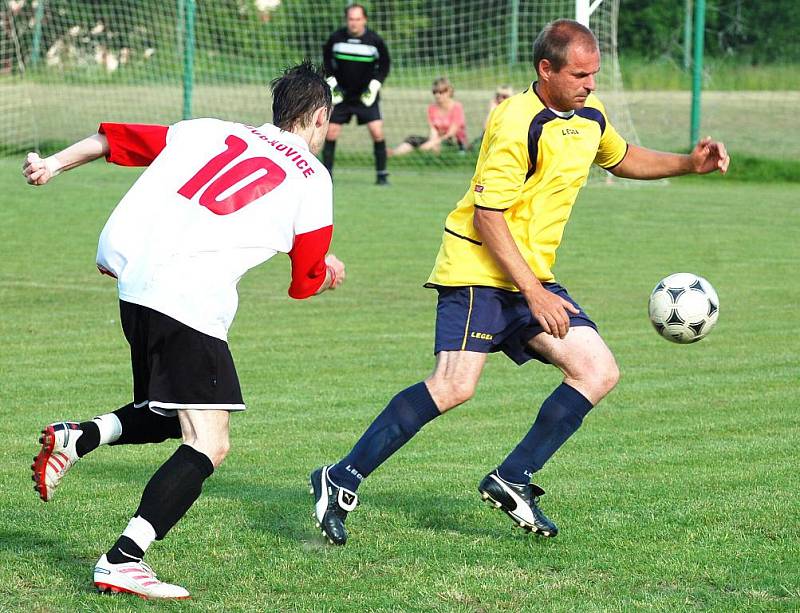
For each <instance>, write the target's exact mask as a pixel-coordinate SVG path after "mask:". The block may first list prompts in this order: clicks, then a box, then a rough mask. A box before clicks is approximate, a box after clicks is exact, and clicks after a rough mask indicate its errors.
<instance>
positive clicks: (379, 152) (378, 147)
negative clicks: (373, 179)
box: [372, 140, 389, 177]
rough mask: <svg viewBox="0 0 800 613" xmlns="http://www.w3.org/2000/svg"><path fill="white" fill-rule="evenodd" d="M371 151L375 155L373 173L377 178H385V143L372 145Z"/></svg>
mask: <svg viewBox="0 0 800 613" xmlns="http://www.w3.org/2000/svg"><path fill="white" fill-rule="evenodd" d="M372 150H373V152H374V153H375V172H376V173H377V175H378V177H385V176H386V175H387V174H389V173H388V172H386V141H385V140H382V141H377V142H376V143H373V145H372Z"/></svg>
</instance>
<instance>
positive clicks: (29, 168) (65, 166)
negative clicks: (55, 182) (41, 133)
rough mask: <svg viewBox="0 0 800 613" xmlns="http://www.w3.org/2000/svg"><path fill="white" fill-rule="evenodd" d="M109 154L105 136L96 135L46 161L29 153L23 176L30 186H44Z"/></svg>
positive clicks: (36, 154)
mask: <svg viewBox="0 0 800 613" xmlns="http://www.w3.org/2000/svg"><path fill="white" fill-rule="evenodd" d="M108 152H109V146H108V139H107V138H106V136H105V134H94V135H92V136H89V137H88V138H84V139H83V140H81V141H78V142H77V143H75V144H74V145H70V146H69V147H67V148H66V149H63V150H62V151H59V152H58V153H56V154H55V155H51V156H50V157H46V158H44V159H43V158H41V157H39V154H38V153H36V152H31V153H29V154H28V155H27V156H25V162H24V163H23V165H22V176H24V177H25V180H26V181H27V182H28V183H29V184H30V185H44V184H45V183H47V182H48V181H50V179H52V178H53V177H55V176H56V175H58V174H60V173H62V172H64V171H65V170H70V169H72V168H77V167H78V166H82V165H83V164H86V163H87V162H91V161H93V160H96V159H97V158H100V157H103V156H105V155H107V154H108Z"/></svg>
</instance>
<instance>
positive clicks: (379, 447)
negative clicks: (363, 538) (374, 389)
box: [329, 382, 441, 491]
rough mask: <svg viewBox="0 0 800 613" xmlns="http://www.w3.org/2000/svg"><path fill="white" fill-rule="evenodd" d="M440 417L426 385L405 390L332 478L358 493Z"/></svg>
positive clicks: (388, 407)
mask: <svg viewBox="0 0 800 613" xmlns="http://www.w3.org/2000/svg"><path fill="white" fill-rule="evenodd" d="M439 415H441V413H439V409H438V408H437V407H436V403H435V402H434V401H433V398H432V397H431V394H430V392H429V391H428V387H427V386H426V385H425V383H424V382H420V383H417V384H416V385H412V386H411V387H408V388H406V389H404V390H403V391H402V392H400V393H399V394H397V395H396V396H395V397H394V398H392V399H391V401H389V404H388V405H386V408H385V409H384V410H383V412H382V413H381V414H380V415H378V416H377V417H376V418H375V421H373V422H372V424H371V425H370V427H369V428H367V431H366V432H364V434H363V435H362V436H361V438H360V439H359V440H358V442H357V443H356V444H355V447H353V450H352V451H351V452H350V453H349V454H348V455H347V456H346V457H345V458H343V459H342V460H341V461H340V462H339V463H338V464H336V465H335V466H332V467H331V469H330V471H329V474H330V476H331V479H332V480H333V482H334V483H335V484H336V485H339V486H341V487H344V488H346V489H349V490H352V491H355V490H356V488H357V487H358V486H359V484H360V483H361V481H362V480H363V479H364V478H365V477H367V476H369V474H370V473H371V472H372V471H374V470H375V469H376V468H378V466H380V465H381V464H382V463H383V462H385V461H386V460H387V459H388V458H389V456H390V455H392V454H393V453H394V452H395V451H397V450H398V449H400V447H402V446H403V445H405V444H406V443H407V442H408V441H409V440H411V437H412V436H414V435H415V434H416V433H417V432H419V430H420V428H422V426H424V425H425V424H427V423H428V422H429V421H431V420H432V419H435V418H436V417H439Z"/></svg>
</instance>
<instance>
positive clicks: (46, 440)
mask: <svg viewBox="0 0 800 613" xmlns="http://www.w3.org/2000/svg"><path fill="white" fill-rule="evenodd" d="M81 434H83V431H82V430H80V429H79V428H78V424H77V423H75V422H69V421H63V422H60V423H57V424H50V425H49V426H47V427H46V428H45V429H44V430H42V436H41V437H39V442H40V443H41V444H42V448H41V450H40V451H39V454H38V455H37V456H36V457H35V458H33V464H31V469H32V470H33V477H32V478H33V482H34V486H33V489H34V490H36V492H37V493H38V494H39V497H40V498H41V499H42V500H44V501H45V502H47V501H49V500H52V499H53V492H54V491H55V489H56V488H57V487H58V484H59V483H61V480H62V479H63V478H64V475H66V474H67V472H69V469H70V468H72V466H73V465H74V464H75V462H77V461H78V460H80V457H79V456H78V452H77V451H76V450H75V443H76V442H77V441H78V439H79V438H80V436H81Z"/></svg>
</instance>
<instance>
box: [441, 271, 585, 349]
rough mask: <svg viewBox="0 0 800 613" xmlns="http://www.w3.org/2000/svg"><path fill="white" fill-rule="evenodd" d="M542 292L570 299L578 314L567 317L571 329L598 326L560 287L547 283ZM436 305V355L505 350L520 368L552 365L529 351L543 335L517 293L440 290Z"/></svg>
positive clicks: (485, 289) (476, 288)
mask: <svg viewBox="0 0 800 613" xmlns="http://www.w3.org/2000/svg"><path fill="white" fill-rule="evenodd" d="M544 288H545V289H546V290H547V291H549V292H552V293H553V294H555V295H556V296H560V297H561V298H564V299H565V300H568V301H569V302H571V303H572V304H574V305H575V307H576V308H578V309H579V310H580V313H578V314H577V315H573V314H572V313H568V315H569V325H570V326H571V327H577V326H589V327H590V328H594V329H595V330H597V325H595V323H594V322H593V321H592V320H591V319H590V318H589V316H588V315H587V314H586V312H585V311H584V310H583V309H582V308H581V307H580V305H579V304H578V303H577V302H575V301H574V300H573V299H572V298H570V296H569V294H568V293H567V290H566V289H564V288H563V287H561V286H560V285H559V284H558V283H545V284H544ZM436 289H437V290H438V291H439V303H438V304H437V305H436V342H435V345H434V349H433V353H434V354H437V353H439V352H440V351H477V352H479V353H494V352H495V351H502V352H503V353H505V354H506V355H507V356H508V357H509V358H511V359H512V360H514V361H515V362H516V363H517V364H524V363H525V362H527V361H528V360H530V359H532V358H535V359H537V360H539V361H540V362H544V363H546V364H549V361H548V360H547V359H546V358H545V357H543V356H541V355H539V354H538V353H536V352H535V351H534V350H533V349H531V348H530V346H529V345H528V342H529V341H530V340H531V339H532V338H533V337H534V336H536V335H537V334H539V333H541V332H543V329H542V326H540V325H539V322H538V321H536V319H535V318H534V317H533V314H532V313H531V310H530V309H529V308H528V303H527V302H526V301H525V298H523V296H522V294H520V293H519V292H510V291H508V290H504V289H497V288H495V287H483V286H468V287H442V286H438V287H437V288H436Z"/></svg>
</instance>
